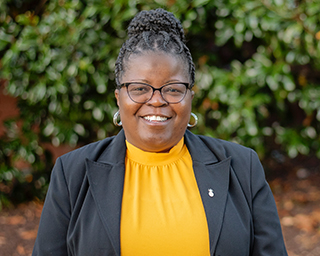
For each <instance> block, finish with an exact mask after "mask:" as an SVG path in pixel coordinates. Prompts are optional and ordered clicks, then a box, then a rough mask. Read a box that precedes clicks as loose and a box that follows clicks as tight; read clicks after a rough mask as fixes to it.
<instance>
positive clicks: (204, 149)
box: [185, 131, 231, 255]
mask: <svg viewBox="0 0 320 256" xmlns="http://www.w3.org/2000/svg"><path fill="white" fill-rule="evenodd" d="M185 143H186V145H187V147H188V150H189V152H190V155H191V157H192V161H193V170H194V174H195V177H196V180H197V184H198V188H199V191H200V195H201V198H202V202H203V206H204V210H205V213H206V217H207V222H208V229H209V239H210V252H211V255H214V252H215V249H216V245H217V242H218V239H219V236H220V232H221V228H222V223H223V216H224V212H225V206H226V201H227V194H228V190H229V174H230V163H231V157H227V156H226V152H225V150H224V148H223V147H222V146H221V145H220V144H219V143H217V141H216V140H212V139H210V140H208V138H207V137H203V136H196V135H194V134H192V133H191V132H189V131H186V134H185Z"/></svg>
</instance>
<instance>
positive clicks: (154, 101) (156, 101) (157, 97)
mask: <svg viewBox="0 0 320 256" xmlns="http://www.w3.org/2000/svg"><path fill="white" fill-rule="evenodd" d="M147 104H149V105H153V106H155V107H161V106H163V105H167V104H168V103H167V102H166V101H165V100H164V99H163V98H162V95H161V93H160V91H159V90H156V91H154V93H153V95H152V97H151V99H150V100H149V101H148V102H147Z"/></svg>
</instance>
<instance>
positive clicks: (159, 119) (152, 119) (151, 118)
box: [143, 116, 168, 122]
mask: <svg viewBox="0 0 320 256" xmlns="http://www.w3.org/2000/svg"><path fill="white" fill-rule="evenodd" d="M143 118H144V119H145V120H147V121H150V122H164V121H166V120H168V118H167V117H164V116H144V117H143Z"/></svg>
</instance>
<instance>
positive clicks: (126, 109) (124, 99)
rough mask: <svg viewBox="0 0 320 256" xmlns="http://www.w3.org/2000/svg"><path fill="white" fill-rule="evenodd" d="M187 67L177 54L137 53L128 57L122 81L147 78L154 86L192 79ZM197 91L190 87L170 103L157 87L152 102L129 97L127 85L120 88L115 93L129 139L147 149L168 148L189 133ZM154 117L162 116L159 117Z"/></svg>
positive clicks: (144, 81) (160, 149) (166, 149)
mask: <svg viewBox="0 0 320 256" xmlns="http://www.w3.org/2000/svg"><path fill="white" fill-rule="evenodd" d="M186 70H187V68H186V64H185V63H182V61H181V60H180V59H179V58H177V57H174V56H172V55H168V54H165V53H155V52H148V53H146V54H143V55H140V56H137V55H133V56H132V57H131V58H130V59H129V60H127V62H126V70H125V72H124V74H123V75H122V77H121V83H130V82H143V83H148V84H150V85H152V86H153V87H154V88H159V87H161V86H162V85H164V84H167V83H170V82H187V83H188V82H189V75H188V73H187V71H186ZM193 94H194V92H193V91H190V90H187V94H186V96H185V97H184V99H183V100H182V101H181V102H179V103H175V104H171V103H170V104H169V103H167V102H166V101H165V100H164V99H163V98H162V97H161V95H160V92H159V91H155V92H154V95H153V97H152V98H151V99H150V100H149V101H148V102H146V103H143V104H140V103H135V102H133V101H132V100H131V99H130V98H129V96H128V94H127V89H126V87H122V88H121V89H117V90H116V91H115V96H116V98H117V104H118V106H119V110H120V117H121V121H122V126H123V129H124V132H125V135H126V139H127V140H128V141H129V142H130V143H131V144H133V145H134V146H136V147H138V148H140V149H142V150H144V151H149V152H168V151H169V150H170V149H171V148H172V147H173V146H175V145H176V144H177V143H178V142H179V141H180V139H181V138H182V137H183V135H184V133H185V130H186V128H187V124H188V122H189V119H190V113H191V102H192V99H193ZM154 117H158V120H157V119H156V118H154ZM159 119H161V121H160V120H159Z"/></svg>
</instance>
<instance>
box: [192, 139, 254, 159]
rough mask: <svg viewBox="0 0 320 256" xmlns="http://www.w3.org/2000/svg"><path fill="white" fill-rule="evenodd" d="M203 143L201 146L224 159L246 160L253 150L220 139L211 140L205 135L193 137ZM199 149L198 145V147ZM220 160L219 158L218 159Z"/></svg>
mask: <svg viewBox="0 0 320 256" xmlns="http://www.w3.org/2000/svg"><path fill="white" fill-rule="evenodd" d="M194 136H196V137H197V138H198V139H200V140H201V142H203V144H204V145H205V146H206V147H207V148H208V149H209V150H211V151H212V152H213V153H214V154H216V155H218V156H219V155H220V156H221V155H223V156H224V157H230V156H231V157H236V158H243V157H245V158H247V157H248V156H250V155H251V154H252V153H253V154H255V152H254V150H253V149H251V148H248V147H245V146H243V145H240V144H237V143H235V142H231V141H226V140H222V139H217V138H212V137H209V136H205V135H194ZM198 146H199V147H200V145H198ZM219 158H221V157H219Z"/></svg>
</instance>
